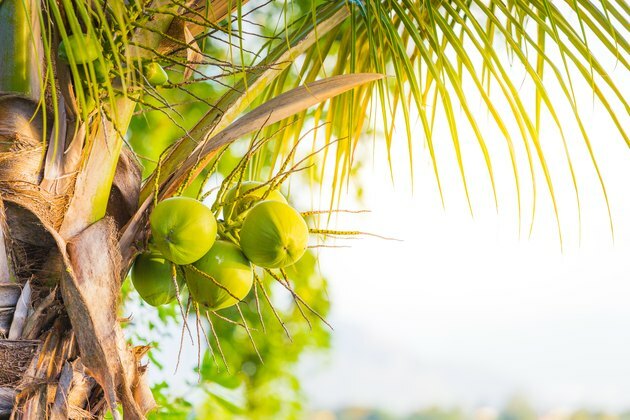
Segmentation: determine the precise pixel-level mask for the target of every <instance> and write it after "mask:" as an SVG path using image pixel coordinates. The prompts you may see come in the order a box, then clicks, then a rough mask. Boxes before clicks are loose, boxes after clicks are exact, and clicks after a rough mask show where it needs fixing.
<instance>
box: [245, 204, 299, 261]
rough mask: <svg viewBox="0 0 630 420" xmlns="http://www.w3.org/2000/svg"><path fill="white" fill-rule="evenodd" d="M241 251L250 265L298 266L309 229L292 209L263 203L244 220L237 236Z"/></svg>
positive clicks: (285, 205)
mask: <svg viewBox="0 0 630 420" xmlns="http://www.w3.org/2000/svg"><path fill="white" fill-rule="evenodd" d="M240 244H241V249H242V250H243V252H244V253H245V255H246V256H247V258H249V260H250V261H251V262H253V263H254V264H256V265H258V266H260V267H266V268H282V267H286V266H289V265H291V264H294V263H295V262H297V261H298V260H299V259H300V258H301V257H302V255H304V252H305V251H306V248H307V246H308V226H307V225H306V222H305V221H304V218H303V217H302V215H300V213H298V212H297V211H296V210H295V209H294V208H293V207H291V206H289V205H288V204H284V203H279V202H277V201H263V202H262V203H259V204H257V205H255V206H254V207H253V208H252V209H251V210H250V211H249V212H248V213H247V216H245V220H244V221H243V227H242V228H241V232H240Z"/></svg>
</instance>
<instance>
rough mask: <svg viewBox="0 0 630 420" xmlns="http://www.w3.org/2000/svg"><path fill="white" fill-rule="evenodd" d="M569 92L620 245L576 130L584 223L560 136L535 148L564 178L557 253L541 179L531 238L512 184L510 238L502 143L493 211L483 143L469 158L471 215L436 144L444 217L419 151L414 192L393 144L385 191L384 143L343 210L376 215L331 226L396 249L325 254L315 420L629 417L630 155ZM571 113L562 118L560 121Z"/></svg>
mask: <svg viewBox="0 0 630 420" xmlns="http://www.w3.org/2000/svg"><path fill="white" fill-rule="evenodd" d="M526 89H527V86H525V87H522V90H523V93H524V94H525V95H527V92H526ZM577 95H578V97H577V101H578V103H580V104H582V105H583V107H584V109H585V112H584V113H583V115H582V117H583V119H584V120H585V121H587V122H588V124H587V129H588V131H589V134H591V135H592V138H593V139H594V140H595V144H594V150H595V155H596V157H597V159H598V162H599V163H600V168H601V171H602V176H603V179H604V181H605V184H606V188H607V192H608V195H609V199H610V207H611V212H612V217H613V222H614V225H613V226H614V239H613V235H612V233H611V228H610V226H609V219H608V213H607V208H606V202H605V200H604V196H603V194H602V190H601V187H600V185H599V182H598V179H597V177H596V174H595V171H594V169H593V166H592V163H591V161H590V159H589V157H588V155H587V153H586V150H585V147H584V144H583V143H582V139H581V136H580V133H579V131H577V129H576V128H575V127H571V126H570V125H567V126H565V127H564V130H565V136H566V137H567V138H568V142H569V146H570V147H571V149H570V150H571V158H572V163H573V165H574V170H575V172H576V174H577V182H578V190H579V196H580V206H579V210H580V215H581V223H580V222H579V220H578V217H579V216H578V205H577V203H576V199H575V192H574V189H573V184H572V182H571V179H570V174H569V170H568V167H567V164H566V160H565V158H564V152H563V151H562V150H561V149H560V148H561V139H560V136H559V134H558V132H557V131H556V130H554V128H553V127H552V124H551V123H550V122H549V121H548V122H547V126H546V127H549V128H548V129H546V130H543V133H544V135H543V137H542V139H541V143H543V145H544V146H545V147H546V148H547V149H546V150H550V151H551V153H550V154H549V155H548V156H551V159H552V162H553V168H554V170H555V172H554V176H556V177H557V179H559V180H560V182H557V184H556V191H555V194H556V196H557V197H558V205H559V209H560V210H559V213H560V214H559V218H560V226H561V232H562V243H561V242H560V238H559V233H558V228H557V222H556V219H555V217H554V211H553V207H552V204H551V200H550V198H549V194H548V191H546V189H545V188H546V186H545V184H544V181H543V177H542V172H541V171H540V170H539V169H540V168H538V171H537V175H538V181H537V203H536V211H535V215H534V219H533V227H532V229H531V234H530V226H531V223H532V216H531V214H532V190H531V187H522V188H521V195H522V196H523V198H522V202H523V204H522V211H521V216H520V227H519V214H518V211H517V208H518V207H517V204H516V203H517V202H516V193H515V188H514V177H513V174H512V172H511V167H510V166H509V160H508V156H507V154H505V153H504V152H505V151H501V150H500V148H501V145H502V144H503V143H504V140H502V139H501V138H500V135H499V134H496V137H495V141H492V139H493V137H492V134H491V135H490V136H489V138H490V139H491V141H490V145H491V146H492V147H495V148H496V150H497V152H496V155H493V156H496V157H503V158H504V159H503V160H504V161H505V162H503V163H504V166H500V164H501V163H502V162H500V159H495V161H494V162H497V163H498V164H499V165H497V166H495V178H496V179H497V184H498V185H497V189H498V202H499V206H498V210H497V209H496V207H495V203H494V201H493V197H492V191H491V188H490V183H489V181H488V175H487V169H486V166H485V164H484V162H483V159H482V157H481V154H480V153H479V152H478V150H475V148H476V147H477V146H476V145H475V144H468V145H466V146H465V147H469V148H470V149H469V150H467V153H466V154H465V156H466V157H468V158H467V159H465V167H466V173H467V179H468V182H469V188H470V190H471V199H472V209H473V213H472V214H471V212H470V211H469V208H468V206H467V204H466V201H465V194H464V192H463V188H462V184H461V179H459V178H458V176H459V174H458V172H457V167H456V164H455V157H454V154H453V153H452V151H450V150H448V149H449V147H450V144H449V140H448V131H447V129H446V127H441V128H442V129H441V130H439V131H438V132H439V134H438V135H437V138H438V139H440V140H442V142H441V146H442V148H441V150H440V151H441V155H440V156H441V157H442V159H441V160H439V163H440V169H441V175H443V177H442V188H443V190H444V191H445V207H444V208H443V207H442V204H441V201H440V196H439V192H438V189H437V186H436V182H435V177H434V175H433V172H432V171H433V170H432V167H431V164H430V161H429V158H428V153H427V151H426V150H422V149H421V147H419V148H418V149H419V150H417V151H416V153H415V155H414V157H415V161H414V177H413V180H414V185H413V188H412V187H411V183H410V177H409V175H408V163H407V156H406V154H405V153H406V145H405V143H404V141H399V142H397V143H396V144H397V145H398V146H397V147H398V148H397V149H396V153H394V156H395V157H394V160H393V167H394V174H395V176H394V179H393V180H392V179H391V177H390V175H389V174H390V172H389V166H388V163H387V160H386V159H383V155H384V154H385V153H386V151H385V148H384V146H383V144H382V143H378V142H377V146H376V150H375V151H374V153H373V155H372V150H369V151H365V156H364V158H365V159H364V161H363V166H362V168H361V170H360V176H359V177H358V184H360V185H361V186H362V187H363V200H362V201H361V202H357V201H356V200H354V199H352V198H349V199H347V200H345V201H344V203H343V205H342V207H344V208H349V209H369V210H371V213H369V214H367V215H356V214H351V215H340V217H339V220H338V223H337V227H350V228H358V229H361V230H365V231H369V232H374V233H378V234H381V235H383V236H387V237H393V238H398V239H400V240H401V242H394V241H386V240H381V239H375V238H370V237H365V238H363V239H361V240H349V241H341V240H338V241H337V242H336V244H337V245H349V246H351V248H339V249H335V250H334V252H332V251H330V250H322V251H321V252H320V262H321V268H322V270H323V272H324V273H325V275H326V276H327V277H328V278H330V279H331V282H330V298H331V302H332V311H331V322H332V324H333V325H334V327H335V331H334V333H333V344H332V351H331V352H330V354H327V355H320V356H318V357H311V358H307V359H306V360H304V362H303V363H302V364H301V366H300V378H301V379H302V380H303V383H304V386H305V389H306V393H307V395H308V397H309V406H310V407H311V408H312V409H313V410H315V411H317V412H318V414H319V415H320V416H321V418H327V417H326V416H325V415H324V414H326V413H327V411H325V410H332V411H337V412H342V413H344V412H345V413H346V415H348V416H350V415H351V414H354V415H356V416H357V418H359V417H360V418H364V417H362V416H365V415H367V414H366V412H364V411H363V410H354V411H352V410H350V411H348V410H346V411H343V408H347V407H360V408H375V409H376V408H378V409H381V410H383V411H384V412H388V413H390V414H394V415H399V416H401V415H405V414H409V413H412V412H414V411H418V410H423V409H425V410H426V409H427V408H430V407H435V406H439V407H442V408H443V409H445V410H452V409H454V408H461V409H462V410H463V411H464V412H468V413H476V414H477V415H479V416H490V418H491V417H493V416H495V415H499V414H500V413H501V410H502V409H504V408H505V407H508V408H509V407H512V408H513V409H514V407H513V406H516V409H515V410H516V411H518V410H519V407H520V410H521V413H520V414H523V413H525V414H527V407H531V408H532V409H533V410H535V412H536V413H537V414H538V415H541V416H542V415H551V414H553V415H556V416H562V415H565V416H566V415H567V414H568V413H570V412H572V411H576V410H579V409H590V410H594V411H602V412H608V413H621V412H623V411H624V410H629V409H630V359H629V355H630V305H629V303H630V281H629V279H630V258H628V256H629V255H630V242H629V239H630V235H629V234H630V224H629V223H628V221H629V220H630V219H629V218H628V215H629V214H630V199H629V194H628V193H629V191H628V185H629V184H628V180H629V179H630V152H629V151H628V149H627V146H626V145H625V143H624V142H623V139H622V138H621V136H620V135H619V134H617V133H616V132H615V129H614V126H612V124H610V123H609V121H608V120H607V118H606V117H605V115H604V113H603V110H602V109H600V107H598V106H596V105H594V104H593V101H592V97H591V94H589V92H588V91H587V90H586V89H580V90H579V91H578V93H577ZM480 105H481V104H480ZM568 112H570V109H568V107H567V109H562V110H561V115H563V116H565V117H566V119H567V120H569V119H570V115H567V113H568ZM417 128H418V127H417ZM485 129H486V130H487V131H488V132H490V133H492V128H491V127H490V126H488V127H485ZM469 140H471V141H470V142H468V143H474V142H473V139H472V136H470V137H469ZM502 152H503V153H504V155H503V156H502V155H501V153H502ZM449 154H451V155H449ZM471 156H472V158H471ZM438 159H439V158H438ZM350 190H352V186H351V187H350ZM519 404H520V405H519ZM319 410H324V411H323V412H319ZM368 412H369V410H368ZM428 413H430V412H428ZM425 414H426V415H427V416H428V415H429V414H427V413H425ZM434 414H435V413H434ZM450 414H453V413H452V412H451V413H450ZM503 414H505V413H503ZM508 414H509V410H508ZM315 417H316V418H320V417H317V416H315ZM425 418H430V416H429V417H425Z"/></svg>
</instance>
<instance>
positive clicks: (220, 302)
mask: <svg viewBox="0 0 630 420" xmlns="http://www.w3.org/2000/svg"><path fill="white" fill-rule="evenodd" d="M192 266H193V267H195V268H196V269H197V270H199V271H201V272H203V273H204V274H205V275H204V274H201V273H199V272H198V271H196V270H194V269H192V268H190V266H187V267H185V268H184V270H185V272H186V283H187V284H188V290H189V291H190V295H191V296H192V298H193V299H194V300H195V302H197V303H199V304H200V305H202V306H204V307H205V308H208V309H210V310H218V309H223V308H227V307H229V306H232V305H235V304H237V303H238V302H239V301H241V300H242V299H243V298H245V296H247V294H248V293H249V291H250V290H251V288H252V284H253V282H254V271H253V268H252V265H251V263H250V262H249V261H248V260H247V258H246V257H245V255H243V253H242V252H241V250H240V249H239V247H238V246H236V245H234V244H233V243H230V242H226V241H216V242H215V243H214V245H213V246H212V248H211V249H210V251H208V253H207V254H206V255H204V256H203V257H202V258H201V259H200V260H198V261H197V262H195V263H194V264H192ZM209 277H211V278H209ZM213 279H214V281H213ZM215 282H216V283H215ZM217 283H218V284H217ZM235 297H236V298H235Z"/></svg>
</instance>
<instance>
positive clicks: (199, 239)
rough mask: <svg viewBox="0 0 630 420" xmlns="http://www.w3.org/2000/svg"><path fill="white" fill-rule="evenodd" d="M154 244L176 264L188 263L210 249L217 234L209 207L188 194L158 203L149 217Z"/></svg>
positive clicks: (215, 223)
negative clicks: (187, 195)
mask: <svg viewBox="0 0 630 420" xmlns="http://www.w3.org/2000/svg"><path fill="white" fill-rule="evenodd" d="M150 222H151V233H152V235H153V242H154V244H155V247H156V248H157V249H158V250H159V251H160V252H161V253H162V255H164V257H166V258H167V259H168V260H169V261H172V262H174V263H175V264H177V265H186V264H191V263H193V262H195V261H197V260H198V259H199V258H201V257H203V256H204V254H205V253H206V252H208V251H209V250H210V248H211V247H212V244H214V241H215V239H216V235H217V222H216V220H215V218H214V214H213V213H212V211H211V210H210V209H209V208H208V207H206V206H205V205H203V204H202V203H201V202H200V201H197V200H195V199H193V198H189V197H173V198H168V199H166V200H164V201H161V202H160V203H158V205H157V206H155V209H153V212H152V213H151V217H150Z"/></svg>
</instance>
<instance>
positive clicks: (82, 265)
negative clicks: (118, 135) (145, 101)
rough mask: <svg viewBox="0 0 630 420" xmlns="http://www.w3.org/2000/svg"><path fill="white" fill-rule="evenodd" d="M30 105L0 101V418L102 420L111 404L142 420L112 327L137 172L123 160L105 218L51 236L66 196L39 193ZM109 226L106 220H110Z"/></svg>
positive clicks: (128, 364)
mask: <svg viewBox="0 0 630 420" xmlns="http://www.w3.org/2000/svg"><path fill="white" fill-rule="evenodd" d="M36 109H37V104H34V103H29V102H28V100H25V99H23V98H17V97H2V96H0V114H2V115H4V116H5V117H6V118H4V120H2V122H1V123H0V144H5V142H6V143H8V144H9V147H7V148H5V149H3V150H0V222H2V223H0V233H1V235H0V241H1V242H2V245H5V246H4V248H2V247H0V251H2V255H0V274H2V276H1V278H0V417H6V416H7V415H10V416H11V418H14V419H42V418H51V419H65V418H101V417H102V416H103V415H104V413H105V412H106V411H107V410H108V409H111V410H112V411H113V413H114V417H115V418H116V417H118V416H119V415H118V413H117V412H116V411H115V410H116V408H117V407H118V405H119V404H121V405H122V407H123V410H124V417H125V418H129V419H141V418H144V415H145V413H146V412H147V411H148V410H150V409H152V408H153V407H154V405H155V402H154V401H153V399H152V396H151V393H150V391H148V386H147V384H146V378H145V373H146V372H145V370H146V369H145V368H144V367H143V366H141V365H140V362H139V359H140V358H141V357H142V356H143V355H144V352H143V351H142V350H134V349H133V348H130V347H129V346H128V345H127V343H126V341H125V339H124V337H123V334H122V331H121V329H120V326H119V325H118V321H117V316H118V313H117V312H118V308H117V302H118V294H119V290H120V285H121V269H120V259H121V257H120V252H119V246H118V231H117V225H123V224H125V223H126V221H127V220H128V219H129V217H130V215H131V214H133V213H134V212H135V210H136V209H135V203H137V196H138V191H139V186H140V178H139V176H140V171H139V169H138V167H137V165H136V164H135V162H134V161H133V159H132V157H131V156H129V155H128V154H124V155H123V158H122V159H121V160H120V163H119V166H118V169H117V173H116V176H115V181H114V191H115V194H113V195H112V199H111V200H110V203H109V208H108V212H109V213H111V215H112V216H113V217H109V216H108V217H105V218H103V219H101V220H100V221H98V222H96V223H94V224H92V225H91V226H89V227H88V228H87V229H84V230H82V231H80V232H78V233H77V234H76V235H74V236H73V237H71V238H69V239H67V240H64V239H63V238H62V237H61V235H60V234H59V233H58V229H59V228H60V226H61V221H62V220H63V219H64V217H65V216H66V214H65V208H66V206H67V203H68V201H69V200H68V198H69V197H70V196H71V195H72V193H73V191H72V190H71V189H70V190H68V189H66V190H65V191H54V192H51V191H50V190H49V189H45V188H42V187H40V185H39V184H38V182H40V180H41V177H42V173H41V166H42V165H41V156H42V150H41V144H42V143H41V139H42V138H44V137H45V136H43V133H41V128H42V126H43V125H42V124H41V120H39V119H38V118H37V115H38V114H36V116H35V118H33V114H34V113H35V112H36ZM114 218H115V220H114Z"/></svg>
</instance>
